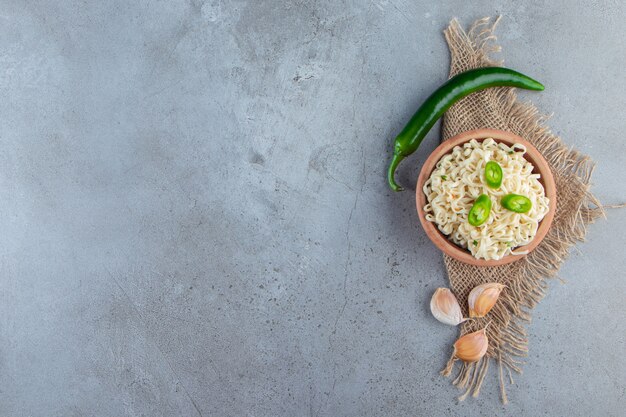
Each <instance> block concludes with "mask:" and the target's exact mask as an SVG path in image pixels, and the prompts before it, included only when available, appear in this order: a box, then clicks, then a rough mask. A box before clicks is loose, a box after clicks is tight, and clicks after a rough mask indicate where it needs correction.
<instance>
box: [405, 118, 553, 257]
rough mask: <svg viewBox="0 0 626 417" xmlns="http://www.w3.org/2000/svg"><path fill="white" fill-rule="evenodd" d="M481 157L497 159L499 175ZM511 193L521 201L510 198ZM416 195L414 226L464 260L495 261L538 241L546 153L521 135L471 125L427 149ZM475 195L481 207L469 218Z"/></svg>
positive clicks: (548, 206)
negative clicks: (478, 217) (416, 220)
mask: <svg viewBox="0 0 626 417" xmlns="http://www.w3.org/2000/svg"><path fill="white" fill-rule="evenodd" d="M488 163H489V164H488ZM494 163H496V164H494ZM488 165H489V167H491V166H493V165H498V166H499V168H498V169H499V176H500V177H499V178H500V182H499V183H497V184H494V183H493V178H492V173H491V171H490V170H489V169H487V168H489V167H488ZM511 196H516V197H515V198H517V199H521V201H523V202H524V203H525V204H522V205H519V204H518V205H517V206H511V203H510V201H511V198H510V197H511ZM479 197H480V198H479ZM507 199H508V201H507ZM416 201H417V212H418V216H419V219H420V222H421V224H422V227H423V228H424V230H425V231H426V234H427V235H428V237H429V238H430V239H431V240H432V241H433V243H434V244H435V245H436V246H437V247H438V248H439V249H440V250H442V251H443V252H444V253H445V254H447V255H449V256H451V257H452V258H455V259H457V260H459V261H462V262H465V263H468V264H472V265H478V266H496V265H504V264H508V263H510V262H514V261H516V260H519V259H521V258H523V257H524V256H525V255H527V254H528V253H530V252H531V251H532V250H533V249H535V248H536V247H537V246H538V245H539V243H540V242H541V240H542V239H543V238H544V237H545V235H546V234H547V233H548V229H549V228H550V225H551V224H552V219H553V218H554V213H555V210H556V186H555V183H554V177H553V176H552V172H551V171H550V167H549V165H548V163H547V161H546V160H545V159H544V158H543V156H542V155H541V154H540V153H539V151H538V150H537V149H536V148H535V147H534V146H533V145H532V144H530V143H529V142H528V141H526V140H525V139H523V138H521V137H520V136H518V135H515V134H513V133H510V132H505V131H501V130H495V129H478V130H472V131H468V132H463V133H461V134H459V135H457V136H454V137H452V138H450V139H449V140H447V141H445V142H443V143H442V144H441V145H439V146H438V147H437V148H436V149H435V150H434V151H433V153H432V154H431V155H430V156H429V157H428V159H427V160H426V162H425V163H424V165H423V166H422V170H421V172H420V175H419V177H418V180H417V187H416ZM479 201H483V202H486V203H487V206H486V207H487V209H486V210H485V211H484V217H483V219H482V220H481V221H482V223H480V224H477V223H476V219H475V218H474V217H473V216H474V214H473V211H474V210H473V207H474V206H475V205H477V204H478V202H479Z"/></svg>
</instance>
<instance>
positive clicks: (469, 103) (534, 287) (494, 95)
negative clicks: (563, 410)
mask: <svg viewBox="0 0 626 417" xmlns="http://www.w3.org/2000/svg"><path fill="white" fill-rule="evenodd" d="M496 23H497V20H496V21H495V23H493V24H491V23H490V19H489V18H484V19H480V20H478V21H476V22H475V23H474V24H473V25H472V27H471V29H470V30H469V32H465V31H464V30H463V29H462V28H461V26H460V25H459V23H458V21H457V20H456V19H454V20H452V22H450V25H449V26H448V28H447V29H446V30H445V31H444V33H445V37H446V40H447V42H448V47H449V48H450V55H451V64H450V76H453V75H455V74H457V73H459V72H462V71H466V70H469V69H472V68H477V67H485V66H499V65H502V63H501V62H496V61H493V60H491V59H490V58H489V54H490V53H493V52H497V51H499V50H500V47H499V46H498V45H496V44H495V37H494V36H493V29H494V27H495V26H496ZM545 120H546V117H544V116H542V115H540V114H539V113H538V111H537V109H536V108H535V107H534V106H533V105H532V104H531V103H521V102H519V101H518V100H517V97H516V94H515V90H514V89H513V88H492V89H487V90H483V91H481V92H478V93H474V94H472V95H470V96H468V97H466V98H465V99H463V100H461V101H460V102H458V103H457V104H455V105H454V106H453V107H452V108H451V109H450V110H448V112H447V113H446V114H445V116H444V119H443V127H442V140H446V139H448V138H450V137H452V136H454V135H456V134H458V133H460V132H464V131H466V130H472V129H478V128H495V129H501V130H506V131H510V132H513V133H516V134H518V135H520V136H521V137H523V138H525V139H526V140H528V141H530V142H531V143H533V144H534V145H535V146H536V147H537V149H538V150H539V151H540V152H541V153H542V154H543V156H544V157H545V158H546V160H547V161H548V163H549V164H550V168H551V170H552V173H553V174H554V178H555V181H556V187H557V208H556V214H555V217H554V221H553V223H552V227H551V228H550V231H549V232H548V234H547V236H546V237H545V238H544V240H543V241H542V242H541V244H540V245H539V246H538V247H537V249H535V250H534V251H533V252H531V253H530V254H529V255H528V256H526V257H524V258H522V259H520V260H519V261H516V262H513V263H511V264H508V265H503V266H497V267H477V266H472V265H467V264H465V263H462V262H460V261H457V260H455V259H452V258H450V257H448V256H445V255H444V261H445V266H446V269H447V271H448V277H449V280H450V287H451V289H452V291H453V292H454V294H456V296H457V298H458V299H459V302H460V304H461V305H462V308H464V309H465V314H467V305H466V304H467V302H465V303H464V302H462V300H467V296H468V294H469V292H470V290H471V289H472V288H474V287H476V286H477V285H479V284H482V283H486V282H500V283H502V284H505V285H506V288H505V290H504V291H503V292H502V294H501V297H500V299H499V300H498V302H497V303H496V305H495V307H494V308H493V310H491V312H490V313H489V314H488V315H487V317H485V318H484V319H478V320H471V321H469V322H465V323H463V325H462V327H461V334H465V333H469V332H473V331H476V330H479V329H482V328H484V327H485V326H486V325H487V324H488V323H489V326H488V328H487V336H488V338H489V349H488V351H487V354H486V356H485V357H484V358H483V359H482V360H481V361H480V362H477V363H474V364H469V365H468V364H464V363H462V362H460V361H455V360H454V358H451V359H450V361H449V362H448V364H447V366H446V367H445V368H444V370H443V371H442V374H443V375H446V376H447V375H450V374H451V373H452V371H453V370H454V368H455V366H456V367H457V369H458V376H457V377H456V379H455V380H454V382H453V383H454V384H455V385H457V386H458V387H459V388H463V389H465V390H466V391H465V393H464V394H463V395H462V396H461V397H460V399H461V400H463V399H465V398H466V397H467V395H469V394H470V393H472V395H473V396H477V395H478V393H479V392H480V387H481V385H482V383H483V381H484V379H485V376H486V374H487V369H488V367H489V363H490V362H492V361H495V363H496V364H497V365H498V370H497V371H498V374H499V378H500V387H501V395H502V401H503V402H504V403H506V402H507V399H506V390H505V384H506V383H507V381H510V383H513V378H512V373H511V371H516V372H521V369H520V365H521V364H522V361H521V360H520V359H521V357H523V356H526V352H527V344H528V341H527V339H526V330H525V328H524V326H525V324H527V323H528V322H529V321H530V314H529V312H530V310H531V309H532V308H533V307H534V306H535V305H536V304H537V303H538V302H539V301H540V300H541V299H542V297H543V296H544V295H545V292H546V290H547V285H546V279H548V278H549V277H554V276H555V275H556V274H557V272H558V270H559V268H560V266H561V264H562V263H563V261H564V260H565V258H566V257H567V255H568V251H569V249H570V247H571V246H572V245H574V244H575V243H576V242H577V241H581V240H583V238H584V237H585V233H586V230H585V228H586V226H587V225H588V224H589V223H591V222H593V221H594V220H595V219H596V218H598V217H599V216H602V215H603V212H602V207H601V206H600V204H599V203H598V201H597V200H596V199H595V197H594V196H593V195H592V194H591V193H590V192H589V180H590V177H591V173H592V171H593V168H594V164H593V162H592V161H591V160H590V159H589V158H588V157H587V156H585V155H582V154H580V153H579V152H577V151H575V150H572V149H570V148H568V147H567V146H566V145H565V144H564V143H563V141H562V140H561V139H560V138H559V137H557V136H555V135H553V134H552V133H550V131H549V129H548V128H547V127H546V126H545ZM466 317H467V315H466Z"/></svg>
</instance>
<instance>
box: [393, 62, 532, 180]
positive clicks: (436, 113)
mask: <svg viewBox="0 0 626 417" xmlns="http://www.w3.org/2000/svg"><path fill="white" fill-rule="evenodd" d="M489 87H519V88H524V89H526V90H536V91H541V90H543V88H544V87H543V85H542V84H541V83H539V82H538V81H535V80H533V79H532V78H530V77H527V76H526V75H524V74H520V73H519V72H517V71H513V70H511V69H508V68H502V67H486V68H476V69H473V70H469V71H465V72H462V73H460V74H457V75H455V76H454V77H452V78H450V79H449V80H448V81H447V82H446V83H445V84H443V85H442V86H441V87H439V88H438V89H437V90H436V91H435V92H434V93H432V94H431V95H430V97H428V98H427V99H426V101H425V102H424V103H423V104H422V105H421V106H420V108H419V109H417V111H416V112H415V114H414V115H413V117H411V120H409V123H407V125H406V126H405V127H404V129H402V132H400V134H399V135H398V136H397V137H396V139H395V143H394V150H393V159H392V160H391V164H390V165H389V170H388V171H387V181H388V182H389V186H390V187H391V189H392V190H394V191H402V190H403V188H402V187H400V186H399V185H398V184H397V183H396V180H395V172H396V169H397V168H398V165H399V164H400V161H402V160H403V159H404V158H406V157H407V156H409V155H411V154H412V153H413V152H415V150H416V149H417V147H418V146H419V145H420V143H421V142H422V140H423V139H424V137H425V136H426V134H427V133H428V131H430V129H431V128H432V127H433V125H434V124H435V122H437V120H439V118H440V117H441V116H442V115H443V114H444V113H445V112H446V111H447V110H448V109H449V108H450V107H451V106H452V105H453V104H454V103H456V102H457V101H459V100H460V99H462V98H463V97H465V96H468V95H470V94H472V93H474V92H476V91H480V90H484V89H485V88H489Z"/></svg>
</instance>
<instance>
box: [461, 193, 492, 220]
mask: <svg viewBox="0 0 626 417" xmlns="http://www.w3.org/2000/svg"><path fill="white" fill-rule="evenodd" d="M490 212H491V199H490V198H489V196H488V195H487V194H481V195H479V196H478V198H477V199H476V201H474V205H473V206H472V208H471V209H470V211H469V213H468V215H467V221H468V223H469V224H471V225H472V226H480V225H481V224H483V223H484V222H486V221H487V219H488V218H489V213H490Z"/></svg>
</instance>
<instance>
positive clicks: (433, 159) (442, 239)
mask: <svg viewBox="0 0 626 417" xmlns="http://www.w3.org/2000/svg"><path fill="white" fill-rule="evenodd" d="M486 138H493V139H494V140H495V141H496V142H503V143H505V144H507V145H513V144H514V143H520V144H522V145H524V146H525V147H526V150H527V152H526V154H525V155H524V156H525V158H526V160H527V161H528V162H530V163H531V164H533V166H534V167H535V169H534V171H533V172H534V173H538V174H541V178H540V179H539V181H540V182H541V184H542V185H543V188H544V189H545V192H546V196H547V197H548V198H549V199H550V208H549V210H548V213H547V214H546V216H545V217H544V218H543V220H542V221H541V222H540V223H539V228H538V229H537V234H536V235H535V238H534V239H533V240H532V242H530V243H529V244H528V245H526V246H522V247H519V248H518V250H525V251H528V252H529V253H530V251H532V250H533V249H535V248H536V247H537V246H538V245H539V243H541V241H542V240H543V238H544V237H545V236H546V234H547V233H548V229H550V225H551V224H552V219H553V218H554V212H555V210H556V186H555V184H554V177H553V176H552V172H551V171H550V167H549V166H548V162H547V161H546V160H545V159H544V157H543V156H542V155H541V154H540V153H539V151H538V150H537V149H536V148H535V147H534V146H533V145H531V144H530V143H529V142H528V141H526V140H525V139H522V138H521V137H519V136H517V135H515V134H513V133H510V132H504V131H502V130H495V129H477V130H470V131H468V132H463V133H460V134H458V135H456V136H454V137H452V138H450V139H448V140H447V141H445V142H443V143H442V144H441V145H439V146H438V147H437V149H435V150H434V151H433V153H431V154H430V156H429V157H428V159H427V160H426V162H425V163H424V165H423V166H422V170H421V172H420V175H419V177H418V179H417V187H416V193H415V194H416V201H417V214H418V216H419V219H420V222H421V223H422V227H423V228H424V230H425V231H426V234H427V235H428V237H429V238H430V240H432V241H433V243H434V244H435V246H437V247H438V248H439V249H441V251H442V252H443V253H445V254H446V255H449V256H451V257H452V258H454V259H457V260H459V261H462V262H465V263H468V264H471V265H477V266H496V265H504V264H508V263H511V262H514V261H517V260H519V259H521V258H523V257H524V256H525V255H507V256H505V257H504V258H502V259H498V260H489V261H487V260H484V259H476V258H474V256H472V254H471V253H470V252H469V251H468V250H467V249H464V248H462V247H460V246H457V245H455V244H454V243H453V242H451V241H450V240H448V238H447V237H446V236H445V235H444V234H443V233H441V232H440V231H439V229H437V226H436V225H435V223H432V222H429V221H428V220H426V217H425V215H424V206H425V205H426V195H425V194H424V192H423V191H422V188H423V187H424V182H426V180H427V179H428V178H429V177H430V174H431V173H432V172H433V170H434V168H435V165H436V164H437V162H439V160H440V159H441V158H442V157H443V156H444V155H446V154H448V153H450V152H452V148H454V147H455V146H458V145H461V144H463V143H465V142H468V141H470V140H471V139H476V140H478V141H481V140H484V139H486Z"/></svg>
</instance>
